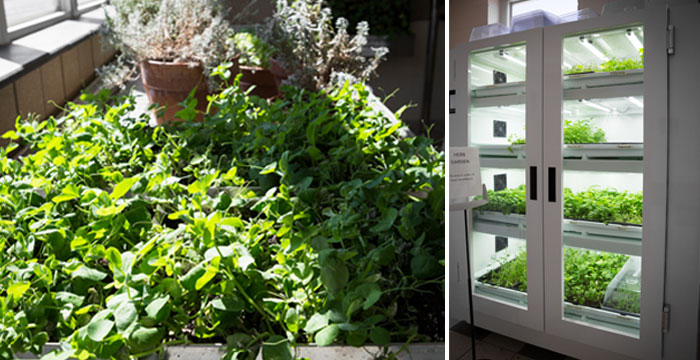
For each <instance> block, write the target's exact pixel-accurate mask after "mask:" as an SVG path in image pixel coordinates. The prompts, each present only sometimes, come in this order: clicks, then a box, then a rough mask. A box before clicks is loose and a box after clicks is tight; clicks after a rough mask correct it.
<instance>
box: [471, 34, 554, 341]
mask: <svg viewBox="0 0 700 360" xmlns="http://www.w3.org/2000/svg"><path fill="white" fill-rule="evenodd" d="M541 31H542V30H541V29H537V30H531V31H526V32H523V33H518V34H512V35H507V36H501V37H499V38H498V39H489V40H491V41H498V43H497V44H493V43H488V41H489V40H482V41H477V42H472V43H470V44H469V47H468V48H467V52H466V54H467V74H468V75H467V98H468V101H467V104H468V106H467V111H468V116H467V118H468V129H467V138H468V142H469V145H470V146H474V147H477V148H478V149H479V156H480V162H481V180H482V182H483V183H484V184H485V185H486V188H487V190H488V197H489V202H488V203H487V204H486V205H484V206H482V207H480V208H477V209H474V210H473V211H472V212H471V218H470V221H471V230H472V231H471V234H470V242H471V246H472V248H471V255H472V269H473V271H472V275H473V279H472V282H473V289H474V305H475V307H474V310H475V312H476V313H477V314H479V313H480V314H484V315H487V316H492V317H496V318H501V319H504V320H509V321H513V320H517V321H518V323H519V324H521V325H525V326H528V327H530V328H535V329H542V325H543V310H542V306H543V284H542V281H543V275H542V234H541V231H542V217H541V216H542V214H541V213H542V209H541V208H542V205H541V202H540V197H539V196H540V194H541V191H539V190H538V187H539V186H541V182H538V181H537V179H538V178H539V177H540V176H541V175H540V174H539V164H540V163H541V156H542V153H541V147H542V143H541V93H542V81H541V71H542V68H541V57H542V47H541V40H542V38H541V36H542V32H541ZM476 321H479V318H478V316H476Z"/></svg>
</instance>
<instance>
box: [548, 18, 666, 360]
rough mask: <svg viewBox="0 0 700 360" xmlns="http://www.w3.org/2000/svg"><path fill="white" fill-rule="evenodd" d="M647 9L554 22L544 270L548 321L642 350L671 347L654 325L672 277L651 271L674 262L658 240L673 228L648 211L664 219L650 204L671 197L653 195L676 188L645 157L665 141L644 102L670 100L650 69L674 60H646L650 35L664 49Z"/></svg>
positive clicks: (611, 345)
mask: <svg viewBox="0 0 700 360" xmlns="http://www.w3.org/2000/svg"><path fill="white" fill-rule="evenodd" d="M645 14H646V13H643V12H642V13H641V14H639V15H638V18H637V19H634V20H633V19H630V20H632V21H630V22H627V23H619V22H620V21H623V20H624V18H621V19H612V20H611V19H596V20H597V21H598V22H600V23H601V24H603V23H605V22H606V21H607V22H613V23H615V24H611V25H609V26H607V27H592V26H591V25H590V23H589V24H588V26H587V27H586V28H587V29H588V30H581V31H577V29H576V28H577V27H580V26H582V25H580V24H572V26H560V27H558V28H556V29H552V31H550V32H545V43H547V42H548V41H549V42H551V43H552V44H553V45H554V44H556V45H558V46H552V48H551V49H550V50H551V52H549V54H551V56H552V57H553V58H552V59H549V60H547V57H548V55H547V53H548V51H547V50H546V51H545V69H549V70H546V71H548V74H547V78H546V80H545V89H546V90H545V100H544V101H545V109H546V110H545V111H546V112H547V113H546V114H545V123H544V126H545V127H544V138H545V155H544V157H545V161H544V163H545V166H546V167H547V169H546V172H547V174H546V175H545V176H546V188H547V195H546V196H547V199H546V201H545V218H544V220H545V222H544V224H545V228H546V229H547V230H546V234H545V237H546V239H545V244H546V245H545V246H546V250H545V259H546V260H545V261H546V262H547V265H546V273H545V274H546V275H545V278H546V284H547V289H546V291H547V302H548V303H551V304H552V305H553V306H551V307H548V310H547V323H546V327H547V328H548V329H549V328H550V326H551V329H552V331H553V332H556V333H557V334H560V335H561V334H564V335H565V336H569V337H571V338H573V339H575V340H577V341H583V342H590V343H591V345H594V346H599V347H603V348H608V349H609V350H613V351H619V352H621V353H627V354H638V355H639V357H644V356H649V354H650V353H649V351H660V339H661V326H660V324H658V328H653V327H654V326H655V324H654V323H655V322H656V321H655V320H657V319H658V317H659V315H660V313H661V305H660V303H661V302H662V299H663V296H662V295H660V294H662V292H663V286H662V285H663V284H662V283H661V282H660V281H662V280H659V278H658V277H656V276H654V277H652V279H649V280H648V279H646V275H647V274H648V273H649V271H648V270H647V271H644V270H645V269H646V267H647V266H649V264H657V263H658V261H659V259H660V261H661V263H662V264H663V255H662V254H661V256H660V254H659V253H658V251H656V252H655V251H653V249H658V244H659V243H663V241H664V240H663V233H661V234H660V235H656V234H657V233H658V231H656V230H655V229H654V230H650V231H647V228H646V226H645V225H646V221H645V220H648V219H651V218H653V217H654V215H651V216H649V214H647V210H649V209H650V208H652V207H655V206H662V205H661V204H659V203H656V204H654V203H649V197H648V196H647V195H649V194H648V193H652V194H654V195H653V196H658V194H659V193H660V192H665V187H662V186H659V185H660V184H658V183H656V182H654V183H652V184H651V185H649V184H647V182H649V179H648V177H649V174H650V172H653V171H654V170H653V169H654V167H658V166H661V167H663V166H664V165H661V164H658V163H657V164H653V163H650V162H649V161H648V160H647V158H646V155H647V154H648V153H649V152H650V151H657V150H658V147H659V146H660V143H661V142H663V141H665V140H660V139H659V136H663V134H647V133H646V130H647V128H648V126H645V124H646V123H647V122H649V121H650V116H648V114H646V113H645V110H646V109H647V108H649V107H653V106H663V104H659V103H658V102H657V101H658V100H657V99H655V98H651V99H649V98H648V96H647V91H646V89H648V87H647V86H646V85H647V81H648V75H649V73H651V74H652V76H658V75H655V74H654V72H655V71H659V72H660V71H663V72H665V67H664V68H659V69H658V70H649V69H650V67H648V66H646V67H645V44H654V46H650V49H651V50H656V51H658V50H660V49H659V47H660V46H659V45H658V44H656V43H654V42H653V41H645V40H646V34H647V26H646V24H647V23H651V24H652V25H650V26H649V27H650V28H651V29H652V31H658V28H660V27H659V26H657V27H655V26H654V25H653V21H651V20H650V16H651V15H649V16H645ZM659 22H661V21H659ZM583 26H585V24H584V25H583ZM590 29H595V30H590ZM664 55H665V54H664ZM555 60H557V62H558V63H557V64H554V61H555ZM653 61H655V60H652V62H653ZM548 62H549V65H550V66H551V68H548ZM550 85H551V86H550ZM659 87H661V86H660V85H659ZM664 88H665V86H664ZM649 139H652V141H651V148H649V147H647V145H648V144H647V140H649ZM657 170H659V171H663V169H661V168H657ZM655 180H656V179H655ZM663 201H665V199H663ZM663 207H665V206H663ZM658 220H659V219H658V218H654V219H653V221H654V222H656V224H657V225H658V224H659V222H658ZM662 221H663V220H662ZM647 242H649V243H652V242H653V244H651V245H650V246H647ZM647 257H649V259H647ZM647 260H648V261H647ZM659 268H663V267H662V266H661V267H656V269H657V270H658V269H659ZM652 304H653V305H652ZM645 305H647V306H646V307H645ZM654 306H658V307H657V308H656V309H654ZM642 340H644V341H642ZM656 345H659V346H658V348H657V347H656ZM652 353H653V352H652ZM658 356H660V352H659V353H658ZM658 356H657V357H658ZM653 357H654V356H652V358H653Z"/></svg>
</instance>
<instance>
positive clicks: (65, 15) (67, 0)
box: [0, 0, 109, 46]
mask: <svg viewBox="0 0 700 360" xmlns="http://www.w3.org/2000/svg"><path fill="white" fill-rule="evenodd" d="M107 3H109V0H94V1H90V2H89V3H88V4H86V5H83V6H82V7H78V0H59V2H58V7H59V9H58V10H57V11H56V12H54V13H52V14H48V15H44V16H41V17H38V18H36V19H32V20H29V21H26V22H23V23H21V24H18V25H15V26H13V27H11V28H10V27H8V26H7V18H6V16H5V0H0V46H2V45H8V44H10V43H11V42H12V41H13V40H16V39H18V38H21V37H23V36H26V35H29V34H31V33H33V32H36V31H39V30H41V29H45V28H47V27H49V26H51V25H54V24H57V23H59V22H61V21H64V20H68V19H75V18H78V17H80V15H81V14H83V13H85V12H88V11H91V10H95V9H97V8H99V7H100V6H102V5H103V4H107Z"/></svg>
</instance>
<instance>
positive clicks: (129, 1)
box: [105, 0, 233, 70]
mask: <svg viewBox="0 0 700 360" xmlns="http://www.w3.org/2000/svg"><path fill="white" fill-rule="evenodd" d="M111 4H112V5H113V8H112V9H111V10H110V9H109V8H106V10H105V16H106V21H107V29H106V35H107V38H108V40H109V41H110V42H111V44H112V45H114V46H115V47H116V48H117V49H119V50H121V51H122V52H123V53H124V54H125V55H126V57H127V58H128V59H129V60H131V61H132V62H134V63H139V62H141V61H144V60H161V61H167V62H194V63H201V64H202V65H203V66H204V68H205V69H207V70H209V69H212V68H214V67H215V66H216V65H218V64H219V63H221V62H222V61H224V60H226V59H227V58H229V57H231V56H232V55H233V53H232V52H233V50H232V49H233V47H232V46H230V45H229V43H228V38H229V36H228V35H229V31H230V26H229V23H228V21H227V20H226V19H225V15H226V14H225V10H224V9H225V8H224V7H223V6H222V4H221V1H219V0H163V1H157V0H114V1H112V2H111Z"/></svg>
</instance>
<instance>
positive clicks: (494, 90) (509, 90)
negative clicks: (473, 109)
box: [472, 81, 525, 98]
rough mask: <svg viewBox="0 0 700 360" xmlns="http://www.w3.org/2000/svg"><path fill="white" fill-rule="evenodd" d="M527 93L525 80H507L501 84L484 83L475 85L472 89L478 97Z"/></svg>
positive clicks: (473, 94)
mask: <svg viewBox="0 0 700 360" xmlns="http://www.w3.org/2000/svg"><path fill="white" fill-rule="evenodd" d="M524 93H525V82H524V81H517V82H510V83H508V82H506V83H501V84H493V85H484V86H478V87H475V88H474V89H473V90H472V96H473V97H476V98H484V97H493V96H504V95H517V94H524Z"/></svg>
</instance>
